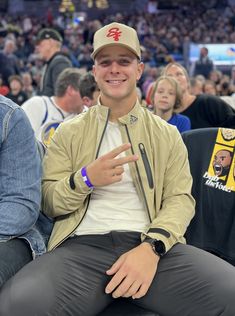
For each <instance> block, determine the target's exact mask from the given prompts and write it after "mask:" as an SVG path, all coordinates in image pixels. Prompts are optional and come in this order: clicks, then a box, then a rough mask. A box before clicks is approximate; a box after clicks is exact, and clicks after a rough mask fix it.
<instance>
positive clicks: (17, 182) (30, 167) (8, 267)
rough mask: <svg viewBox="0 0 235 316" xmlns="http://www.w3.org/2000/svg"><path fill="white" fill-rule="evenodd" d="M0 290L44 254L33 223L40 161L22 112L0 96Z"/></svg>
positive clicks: (27, 122) (38, 201)
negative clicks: (19, 271) (24, 267)
mask: <svg viewBox="0 0 235 316" xmlns="http://www.w3.org/2000/svg"><path fill="white" fill-rule="evenodd" d="M0 174H1V180H0V197H1V201H0V288H2V286H3V284H4V283H5V282H6V281H7V280H8V279H10V278H11V277H12V276H13V275H14V274H15V273H16V272H17V271H18V270H19V269H21V268H22V267H23V266H24V265H25V264H27V263H28V262H30V261H31V260H32V259H33V258H35V257H37V256H39V255H41V254H43V253H44V252H45V251H46V246H45V242H44V239H43V236H42V235H41V233H40V232H39V230H38V229H37V227H36V225H35V223H36V221H37V220H38V218H39V214H40V213H39V209H40V203H41V161H40V157H39V153H38V149H37V146H36V142H35V138H34V133H33V130H32V128H31V126H30V123H29V120H28V119H27V117H26V115H25V113H24V111H23V110H22V109H21V108H20V107H19V106H18V105H16V104H15V103H14V102H12V101H11V100H10V99H8V98H5V97H3V96H0Z"/></svg>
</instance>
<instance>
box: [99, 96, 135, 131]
mask: <svg viewBox="0 0 235 316" xmlns="http://www.w3.org/2000/svg"><path fill="white" fill-rule="evenodd" d="M140 108H141V105H140V103H139V101H138V100H137V101H136V103H135V105H134V107H133V108H132V110H131V111H130V112H129V113H128V114H126V115H124V116H122V117H120V118H119V119H118V121H119V122H120V123H121V124H125V125H135V124H136V123H137V122H138V119H139V115H140ZM97 113H98V116H99V118H101V119H104V120H106V119H107V117H108V115H109V107H107V106H104V105H102V104H101V102H100V98H99V99H98V104H97Z"/></svg>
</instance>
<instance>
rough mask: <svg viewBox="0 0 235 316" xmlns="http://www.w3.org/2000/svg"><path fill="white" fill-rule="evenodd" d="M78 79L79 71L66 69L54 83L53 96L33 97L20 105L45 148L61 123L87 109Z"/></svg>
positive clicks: (79, 76)
mask: <svg viewBox="0 0 235 316" xmlns="http://www.w3.org/2000/svg"><path fill="white" fill-rule="evenodd" d="M80 78H81V74H80V72H79V69H77V68H66V69H64V70H63V71H62V72H61V73H60V75H59V77H58V79H57V81H56V84H55V95H54V96H52V97H48V96H34V97H32V98H31V99H29V100H28V101H26V102H25V103H24V104H23V105H22V109H23V110H24V111H25V113H26V115H27V116H28V118H29V120H30V123H31V125H32V127H33V130H34V132H35V135H36V138H37V139H38V140H39V141H40V142H42V143H43V144H44V145H45V146H48V145H49V144H50V141H51V137H52V136H53V134H54V132H55V130H56V129H57V127H58V126H59V125H60V123H61V122H63V121H65V120H68V119H71V118H73V117H74V116H76V115H77V114H79V113H81V112H83V111H84V110H86V109H87V108H86V107H85V106H84V102H83V99H82V97H81V93H80Z"/></svg>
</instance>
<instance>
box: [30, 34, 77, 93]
mask: <svg viewBox="0 0 235 316" xmlns="http://www.w3.org/2000/svg"><path fill="white" fill-rule="evenodd" d="M62 42H63V39H62V36H61V35H60V34H59V33H58V32H57V31H56V30H54V29H48V28H46V29H42V30H41V31H40V32H39V34H38V37H37V44H36V51H37V52H38V54H39V57H40V58H41V59H42V60H44V61H45V62H46V64H45V66H44V69H43V74H42V78H41V84H40V94H41V95H46V96H48V97H51V96H53V95H54V94H55V91H54V89H55V82H56V79H57V78H58V76H59V74H60V73H61V72H62V71H63V70H64V69H65V68H68V67H72V63H71V61H70V60H69V58H68V56H66V55H65V54H63V53H62V52H60V50H61V46H62Z"/></svg>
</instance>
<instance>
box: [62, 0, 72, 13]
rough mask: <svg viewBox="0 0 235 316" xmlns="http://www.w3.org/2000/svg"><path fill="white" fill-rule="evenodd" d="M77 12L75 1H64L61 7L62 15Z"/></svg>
mask: <svg viewBox="0 0 235 316" xmlns="http://www.w3.org/2000/svg"><path fill="white" fill-rule="evenodd" d="M74 11H75V6H74V4H73V1H71V0H62V1H61V4H60V7H59V12H61V13H66V12H71V13H73V12H74Z"/></svg>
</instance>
